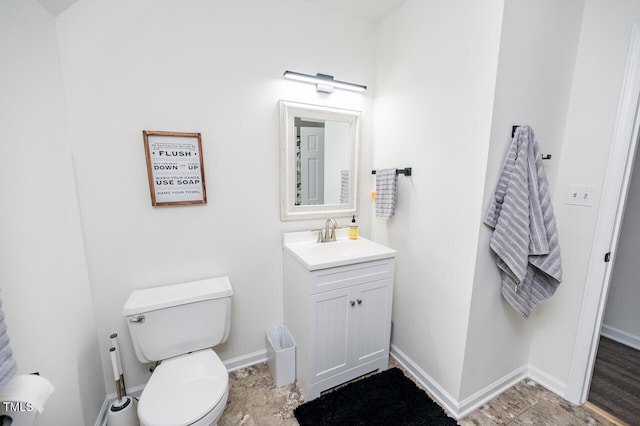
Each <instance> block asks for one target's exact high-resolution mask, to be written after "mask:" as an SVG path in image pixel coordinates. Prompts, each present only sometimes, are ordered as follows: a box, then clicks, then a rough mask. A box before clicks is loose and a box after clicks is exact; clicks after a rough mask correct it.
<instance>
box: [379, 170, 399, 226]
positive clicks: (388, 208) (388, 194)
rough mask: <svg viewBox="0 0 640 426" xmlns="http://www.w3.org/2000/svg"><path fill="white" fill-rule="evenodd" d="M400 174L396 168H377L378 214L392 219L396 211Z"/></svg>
mask: <svg viewBox="0 0 640 426" xmlns="http://www.w3.org/2000/svg"><path fill="white" fill-rule="evenodd" d="M397 183H398V175H397V174H396V169H381V170H376V216H377V217H381V218H383V219H390V218H391V217H392V216H393V215H394V214H395V212H396V201H397V199H398V195H397Z"/></svg>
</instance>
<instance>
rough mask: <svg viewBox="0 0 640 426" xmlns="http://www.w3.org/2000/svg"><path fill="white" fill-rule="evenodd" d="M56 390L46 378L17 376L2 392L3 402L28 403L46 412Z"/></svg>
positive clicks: (0, 394)
mask: <svg viewBox="0 0 640 426" xmlns="http://www.w3.org/2000/svg"><path fill="white" fill-rule="evenodd" d="M54 390H55V388H54V387H53V385H52V384H51V382H50V381H49V380H47V379H45V378H44V377H41V376H37V375H35V374H29V375H23V376H16V377H14V378H13V379H11V381H10V382H9V383H7V385H6V386H5V387H4V388H3V389H2V391H0V401H1V402H9V401H11V402H28V403H30V404H32V405H33V407H34V408H35V409H36V410H38V413H42V412H43V411H44V404H45V403H46V402H47V399H49V397H50V396H51V394H52V393H53V391H54Z"/></svg>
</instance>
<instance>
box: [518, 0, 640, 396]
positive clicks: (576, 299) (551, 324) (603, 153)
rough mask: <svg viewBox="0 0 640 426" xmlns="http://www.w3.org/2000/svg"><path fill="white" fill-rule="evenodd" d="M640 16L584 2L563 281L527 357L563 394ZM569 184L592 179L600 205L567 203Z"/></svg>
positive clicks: (566, 180)
mask: <svg viewBox="0 0 640 426" xmlns="http://www.w3.org/2000/svg"><path fill="white" fill-rule="evenodd" d="M638 21H640V2H637V1H625V0H586V1H585V8H584V14H583V21H582V29H581V34H580V41H579V45H578V54H577V57H576V66H575V73H574V78H573V85H572V90H571V99H570V103H569V112H568V116H567V125H566V130H565V135H564V142H563V144H562V155H561V161H560V164H559V165H558V172H557V177H556V191H555V195H554V199H553V202H554V207H555V213H556V220H557V223H558V232H559V234H560V239H561V240H560V243H561V247H562V257H563V277H564V279H563V282H562V284H561V285H560V287H559V289H558V291H557V292H556V294H555V295H554V297H553V298H551V299H550V300H549V301H547V302H545V303H544V305H543V306H541V309H539V310H538V315H537V317H536V325H535V330H534V333H533V338H532V343H531V353H530V363H531V364H532V365H533V366H535V367H536V368H538V369H540V370H541V371H544V372H545V374H547V375H548V376H549V377H550V378H553V380H555V381H556V382H557V383H556V385H557V388H558V390H559V391H560V392H562V391H563V387H564V386H566V381H567V378H568V375H569V370H570V364H571V357H572V353H573V349H574V348H573V346H574V340H575V336H576V328H577V322H578V319H579V313H580V307H581V302H582V297H583V294H584V284H585V277H586V271H587V267H588V263H589V258H590V254H591V253H590V251H591V245H592V241H593V238H594V231H595V224H596V219H597V212H598V207H599V203H598V202H599V198H598V197H599V195H600V194H599V191H600V189H601V187H602V182H603V179H604V175H605V168H606V165H607V157H608V153H609V149H610V146H611V137H612V134H613V127H614V123H615V118H616V113H617V106H618V101H619V98H620V88H621V84H622V76H623V72H624V67H625V61H626V58H627V51H628V48H629V41H630V35H631V27H632V25H633V23H634V22H638ZM570 184H580V185H594V186H595V187H596V194H595V195H596V197H595V199H594V201H595V206H594V207H579V206H572V205H567V204H565V200H566V198H567V195H568V186H569V185H570ZM602 255H603V256H604V253H602Z"/></svg>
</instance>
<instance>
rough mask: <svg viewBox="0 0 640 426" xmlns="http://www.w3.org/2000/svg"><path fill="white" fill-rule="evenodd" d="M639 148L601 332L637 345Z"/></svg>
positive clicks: (639, 312)
mask: <svg viewBox="0 0 640 426" xmlns="http://www.w3.org/2000/svg"><path fill="white" fill-rule="evenodd" d="M639 156H640V150H639V151H637V152H636V159H635V165H634V171H633V175H632V177H631V183H630V185H629V195H628V197H627V204H626V206H625V211H624V220H623V222H622V228H621V230H620V242H619V243H618V248H617V250H616V251H615V253H616V259H615V266H614V268H613V275H612V276H611V284H610V287H609V298H608V299H607V306H606V310H605V316H604V320H603V323H602V333H603V334H604V335H606V336H608V337H611V338H614V339H615V340H617V341H620V342H622V343H625V344H627V345H630V346H632V347H635V348H636V349H640V310H639V309H638V306H640V282H639V281H638V275H640V267H639V266H638V259H640V161H638V157H639Z"/></svg>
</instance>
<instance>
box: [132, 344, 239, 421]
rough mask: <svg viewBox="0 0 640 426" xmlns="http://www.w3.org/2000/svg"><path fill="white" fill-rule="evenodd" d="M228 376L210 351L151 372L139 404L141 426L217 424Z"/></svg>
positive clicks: (183, 357) (170, 361) (172, 361)
mask: <svg viewBox="0 0 640 426" xmlns="http://www.w3.org/2000/svg"><path fill="white" fill-rule="evenodd" d="M228 385H229V373H228V372H227V369H226V367H225V366H224V364H223V363H222V361H221V360H220V358H218V355H216V353H215V352H214V351H213V350H211V349H205V350H202V351H198V352H193V353H190V354H186V355H180V356H177V357H175V358H171V359H168V360H165V361H163V362H162V364H160V365H159V366H158V367H156V369H155V370H154V372H153V374H152V375H151V379H149V382H148V383H147V385H146V386H145V388H144V391H143V392H142V395H141V397H140V401H139V402H138V417H139V418H140V424H141V425H142V426H187V425H193V426H201V425H212V424H215V423H217V421H218V420H219V419H220V416H222V412H223V410H224V407H225V405H226V403H227V397H228V395H229V386H228Z"/></svg>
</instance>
